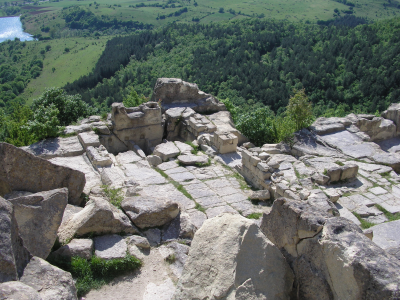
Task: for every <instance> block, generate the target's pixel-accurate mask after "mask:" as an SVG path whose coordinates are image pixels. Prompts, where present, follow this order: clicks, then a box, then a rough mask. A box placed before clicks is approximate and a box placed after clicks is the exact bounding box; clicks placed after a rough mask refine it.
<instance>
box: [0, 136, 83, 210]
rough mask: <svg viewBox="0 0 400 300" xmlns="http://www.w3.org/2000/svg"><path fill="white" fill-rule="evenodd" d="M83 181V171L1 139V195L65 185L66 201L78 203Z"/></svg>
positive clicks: (46, 189) (45, 189)
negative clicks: (66, 191) (44, 157)
mask: <svg viewBox="0 0 400 300" xmlns="http://www.w3.org/2000/svg"><path fill="white" fill-rule="evenodd" d="M85 183H86V179H85V174H84V173H82V172H80V171H77V170H73V169H71V168H68V167H62V166H57V165H55V164H52V163H51V162H49V161H46V160H44V159H42V158H39V157H35V156H34V155H32V154H30V153H28V152H26V151H24V150H22V149H19V148H17V147H14V146H12V145H10V144H7V143H0V195H5V194H7V193H9V192H11V191H28V192H33V193H36V192H41V191H49V190H54V189H58V188H62V187H66V188H68V203H70V204H74V205H79V204H80V203H81V202H82V199H81V194H82V191H83V189H84V187H85Z"/></svg>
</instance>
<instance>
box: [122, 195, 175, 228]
mask: <svg viewBox="0 0 400 300" xmlns="http://www.w3.org/2000/svg"><path fill="white" fill-rule="evenodd" d="M121 206H122V208H123V210H124V211H125V213H126V214H127V215H128V216H129V218H130V219H131V220H132V222H133V223H134V224H135V225H136V226H138V227H139V228H147V227H157V226H162V225H164V224H165V223H168V222H170V221H171V220H172V219H173V218H175V217H176V216H177V215H178V213H179V206H178V203H176V202H172V201H169V200H163V199H157V198H154V197H131V198H126V199H125V200H124V201H123V202H122V205H121Z"/></svg>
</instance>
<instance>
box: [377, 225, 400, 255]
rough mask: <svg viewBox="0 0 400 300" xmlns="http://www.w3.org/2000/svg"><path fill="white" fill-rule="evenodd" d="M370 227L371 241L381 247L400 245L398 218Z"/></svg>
mask: <svg viewBox="0 0 400 300" xmlns="http://www.w3.org/2000/svg"><path fill="white" fill-rule="evenodd" d="M370 229H371V230H372V231H373V232H374V237H373V238H372V241H373V242H374V243H375V244H377V245H378V246H379V247H381V248H382V249H388V248H392V247H399V246H400V220H397V221H392V222H388V223H384V224H379V225H376V226H373V227H371V228H370Z"/></svg>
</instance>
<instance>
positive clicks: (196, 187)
mask: <svg viewBox="0 0 400 300" xmlns="http://www.w3.org/2000/svg"><path fill="white" fill-rule="evenodd" d="M185 188H186V190H187V191H188V192H189V194H190V195H191V196H192V197H193V198H194V199H198V198H203V197H211V196H217V194H216V193H214V192H213V191H212V190H210V189H209V188H208V187H207V186H206V185H205V184H204V183H203V184H191V185H187V186H185Z"/></svg>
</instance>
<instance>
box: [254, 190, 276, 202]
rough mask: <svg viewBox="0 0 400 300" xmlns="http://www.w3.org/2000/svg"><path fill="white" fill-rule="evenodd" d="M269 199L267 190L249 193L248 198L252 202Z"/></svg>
mask: <svg viewBox="0 0 400 300" xmlns="http://www.w3.org/2000/svg"><path fill="white" fill-rule="evenodd" d="M270 197H271V195H270V193H269V191H268V190H259V191H253V192H251V193H250V195H249V198H250V199H252V200H262V201H265V200H268V199H269V198H270Z"/></svg>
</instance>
